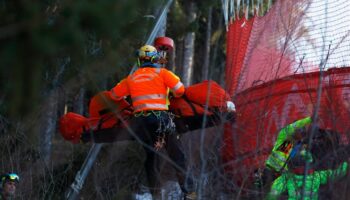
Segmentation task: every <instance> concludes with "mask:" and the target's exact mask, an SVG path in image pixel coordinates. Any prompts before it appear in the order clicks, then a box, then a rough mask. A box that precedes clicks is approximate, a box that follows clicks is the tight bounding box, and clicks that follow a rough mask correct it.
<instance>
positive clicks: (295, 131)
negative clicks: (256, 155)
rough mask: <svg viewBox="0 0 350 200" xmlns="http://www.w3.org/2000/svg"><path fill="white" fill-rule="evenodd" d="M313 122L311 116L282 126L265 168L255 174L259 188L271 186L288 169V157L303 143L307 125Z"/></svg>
mask: <svg viewBox="0 0 350 200" xmlns="http://www.w3.org/2000/svg"><path fill="white" fill-rule="evenodd" d="M311 122H312V119H311V117H306V118H303V119H300V120H297V121H295V122H294V123H291V124H289V125H287V126H285V127H284V128H282V129H281V130H280V131H279V133H278V135H277V139H276V142H275V144H274V146H273V148H272V152H271V154H270V155H269V157H268V158H267V160H266V162H265V166H266V167H265V168H264V169H263V170H259V171H257V172H256V173H255V174H254V176H255V180H254V184H255V186H257V187H258V188H262V187H264V186H266V185H267V186H269V184H268V183H271V182H272V181H273V180H275V179H276V178H277V177H278V176H279V175H280V174H281V173H282V172H283V171H287V170H288V164H287V163H288V159H289V157H290V154H291V153H292V152H293V149H297V148H298V147H299V146H300V145H301V142H300V141H301V140H302V139H303V138H305V137H306V135H307V133H306V132H307V131H306V126H308V125H310V124H311Z"/></svg>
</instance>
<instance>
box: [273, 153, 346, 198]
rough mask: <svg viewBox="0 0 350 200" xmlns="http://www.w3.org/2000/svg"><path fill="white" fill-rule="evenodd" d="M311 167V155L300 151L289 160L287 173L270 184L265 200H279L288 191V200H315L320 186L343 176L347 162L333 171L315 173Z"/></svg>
mask: <svg viewBox="0 0 350 200" xmlns="http://www.w3.org/2000/svg"><path fill="white" fill-rule="evenodd" d="M306 163H309V166H310V167H309V168H308V170H306V169H305V166H306ZM312 165H313V159H312V155H311V153H310V152H309V151H306V150H301V151H300V152H299V153H297V155H296V156H294V157H293V158H291V160H290V163H289V168H290V169H289V171H286V172H284V173H283V174H282V175H281V176H280V177H278V178H277V179H276V180H275V181H274V182H273V183H272V186H271V190H270V192H269V193H268V195H267V197H266V199H267V200H274V199H279V197H280V196H281V194H282V193H283V192H285V191H288V199H289V200H298V199H312V200H316V199H318V196H319V188H320V185H324V184H326V183H327V182H328V181H329V180H335V179H337V178H340V177H343V176H345V175H346V173H347V169H348V162H343V163H341V164H340V165H339V166H338V168H337V169H335V170H331V169H328V170H319V171H315V170H314V168H313V166H312ZM305 176H306V177H305ZM304 181H305V182H304Z"/></svg>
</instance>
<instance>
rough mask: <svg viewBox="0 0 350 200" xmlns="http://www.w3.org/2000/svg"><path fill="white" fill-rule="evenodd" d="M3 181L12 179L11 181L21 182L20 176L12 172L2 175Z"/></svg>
mask: <svg viewBox="0 0 350 200" xmlns="http://www.w3.org/2000/svg"><path fill="white" fill-rule="evenodd" d="M1 180H2V181H4V180H10V181H15V182H17V183H18V182H19V176H18V175H17V174H15V173H10V174H6V175H5V176H3V177H2V179H1Z"/></svg>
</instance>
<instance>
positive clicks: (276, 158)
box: [266, 151, 287, 171]
mask: <svg viewBox="0 0 350 200" xmlns="http://www.w3.org/2000/svg"><path fill="white" fill-rule="evenodd" d="M286 161H287V158H286V157H284V156H282V155H280V154H279V153H278V152H276V151H273V152H272V153H271V155H270V156H269V158H268V160H267V161H266V165H269V166H270V167H271V168H273V169H274V170H276V171H280V170H281V169H282V167H283V166H284V164H285V162H286ZM285 168H287V166H286V167H285Z"/></svg>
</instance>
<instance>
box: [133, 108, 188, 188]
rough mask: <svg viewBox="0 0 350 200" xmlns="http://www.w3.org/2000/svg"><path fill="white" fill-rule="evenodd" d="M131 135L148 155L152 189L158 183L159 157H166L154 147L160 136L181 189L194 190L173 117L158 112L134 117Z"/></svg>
mask: <svg viewBox="0 0 350 200" xmlns="http://www.w3.org/2000/svg"><path fill="white" fill-rule="evenodd" d="M130 129H131V133H130V134H131V135H132V136H133V137H134V139H136V140H137V141H139V142H140V143H141V144H142V145H143V147H144V150H145V152H146V154H147V158H146V162H145V169H146V172H147V178H148V182H149V184H150V187H151V188H152V187H155V186H156V184H157V182H158V178H157V177H158V174H159V171H160V170H159V163H156V162H157V160H159V159H157V157H158V156H164V155H162V153H161V152H158V151H156V150H155V149H154V148H153V147H154V144H155V142H156V141H157V139H158V137H159V136H164V139H165V146H164V148H165V150H166V151H167V153H168V155H169V158H170V160H171V162H170V164H171V165H172V166H173V167H174V169H175V171H176V176H177V178H178V182H179V184H180V187H181V189H182V190H183V191H184V192H188V191H189V190H193V181H192V180H190V179H189V178H187V179H186V173H185V171H186V162H185V155H184V153H183V152H182V150H181V148H180V141H179V139H177V136H176V134H175V132H174V131H175V125H174V123H173V121H172V118H171V116H170V115H169V113H168V112H166V111H161V112H159V111H157V112H154V113H152V112H151V113H148V114H147V115H140V116H138V117H134V118H133V119H131V121H130Z"/></svg>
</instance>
